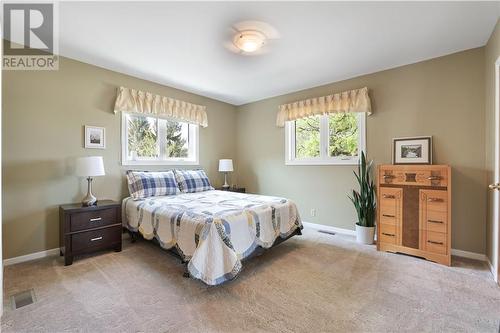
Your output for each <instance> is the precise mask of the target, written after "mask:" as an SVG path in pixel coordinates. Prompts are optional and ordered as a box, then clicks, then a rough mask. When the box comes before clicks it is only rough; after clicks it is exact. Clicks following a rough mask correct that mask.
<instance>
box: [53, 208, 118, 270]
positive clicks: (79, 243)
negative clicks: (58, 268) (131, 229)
mask: <svg viewBox="0 0 500 333" xmlns="http://www.w3.org/2000/svg"><path fill="white" fill-rule="evenodd" d="M59 246H60V254H61V256H64V265H65V266H67V265H71V264H72V263H73V257H74V256H76V255H80V254H85V253H91V252H94V251H99V250H104V249H109V248H112V249H115V251H117V252H119V251H121V250H122V215H121V204H120V203H119V202H116V201H111V200H101V201H98V202H97V205H95V206H90V207H83V206H82V204H81V203H78V204H69V205H61V206H59Z"/></svg>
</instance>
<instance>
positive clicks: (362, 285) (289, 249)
mask: <svg viewBox="0 0 500 333" xmlns="http://www.w3.org/2000/svg"><path fill="white" fill-rule="evenodd" d="M124 244H125V246H124V250H123V252H121V253H114V252H109V253H103V254H101V255H97V256H92V257H86V258H84V259H82V260H76V261H75V263H74V264H73V265H72V266H68V267H64V266H63V265H62V260H61V259H60V258H58V257H57V258H56V257H53V258H47V259H43V260H38V261H34V262H30V263H23V264H18V265H14V266H8V267H6V268H5V295H6V298H5V301H6V302H7V303H5V304H7V306H6V309H5V314H4V316H3V319H2V332H240V331H252V332H353V331H366V332H386V331H393V332H396V331H397V332H400V331H413V332H415V331H419V332H424V331H428V332H443V331H448V332H498V324H499V321H498V320H499V319H500V289H499V288H498V287H497V286H496V285H495V283H494V282H493V281H492V279H491V275H490V274H489V272H488V270H487V267H486V265H485V264H484V263H480V262H474V261H467V260H464V259H457V258H455V260H454V262H453V263H454V265H455V266H454V267H452V268H448V267H445V266H441V265H437V264H433V263H430V262H426V261H424V260H420V259H416V258H412V257H409V256H404V255H395V254H389V253H378V252H376V251H375V249H374V247H371V246H360V245H357V244H356V243H354V242H353V241H352V239H351V238H349V237H345V236H338V235H337V236H330V235H324V234H320V233H318V232H316V231H314V230H305V232H304V235H303V236H302V237H294V238H293V239H291V240H289V241H287V242H285V243H283V244H281V245H279V246H278V247H276V248H274V249H271V250H270V251H268V252H266V253H265V254H264V255H262V256H260V257H257V258H254V259H252V260H251V261H250V262H247V263H246V265H244V269H243V272H242V273H241V275H240V276H239V277H238V278H237V279H236V280H234V281H232V282H229V283H227V284H225V285H223V286H219V287H207V286H205V285H203V284H202V283H200V282H198V281H194V280H192V279H186V278H183V277H182V272H183V266H182V265H181V264H180V263H179V261H178V260H177V259H176V258H174V257H172V256H171V255H170V254H168V253H166V252H165V251H163V250H161V249H160V248H159V247H157V246H153V245H152V244H151V243H149V242H146V241H140V242H138V243H136V244H130V243H129V242H128V241H124ZM29 288H34V289H35V293H36V296H37V299H38V300H37V302H36V303H35V304H31V305H28V306H25V307H23V308H20V309H18V310H11V309H10V308H9V305H8V304H9V303H8V302H9V299H8V298H7V297H8V296H10V295H12V294H14V293H17V292H19V291H22V290H25V289H29Z"/></svg>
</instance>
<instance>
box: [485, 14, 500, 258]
mask: <svg viewBox="0 0 500 333" xmlns="http://www.w3.org/2000/svg"><path fill="white" fill-rule="evenodd" d="M498 57H500V21H498V22H497V25H496V27H495V30H493V33H492V34H491V37H490V39H489V41H488V44H486V47H485V62H484V65H485V82H486V85H485V101H486V117H485V121H486V122H485V127H486V128H485V140H486V172H487V183H488V184H490V183H493V182H494V168H495V161H494V158H495V150H494V149H495V141H494V140H495V62H496V61H497V59H498ZM485 191H487V192H488V210H487V223H486V227H487V228H486V242H487V249H486V255H487V256H488V259H489V260H490V262H491V263H493V264H494V265H496V264H495V262H496V261H497V251H495V250H494V249H495V248H496V247H497V245H496V244H495V235H494V230H493V229H494V221H493V192H491V191H488V190H487V189H485Z"/></svg>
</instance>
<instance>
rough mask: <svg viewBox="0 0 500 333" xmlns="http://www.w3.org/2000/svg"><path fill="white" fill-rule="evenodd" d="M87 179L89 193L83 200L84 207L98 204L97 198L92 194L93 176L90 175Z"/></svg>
mask: <svg viewBox="0 0 500 333" xmlns="http://www.w3.org/2000/svg"><path fill="white" fill-rule="evenodd" d="M87 181H88V187H87V195H86V196H85V198H83V200H82V206H84V207H88V206H94V205H97V198H96V197H95V196H94V195H93V194H92V177H88V178H87Z"/></svg>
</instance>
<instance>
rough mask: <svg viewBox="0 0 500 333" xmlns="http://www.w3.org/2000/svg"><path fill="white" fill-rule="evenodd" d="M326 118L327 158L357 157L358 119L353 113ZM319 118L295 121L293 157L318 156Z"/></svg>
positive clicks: (336, 114)
mask: <svg viewBox="0 0 500 333" xmlns="http://www.w3.org/2000/svg"><path fill="white" fill-rule="evenodd" d="M327 117H328V141H329V142H328V154H329V156H332V157H336V156H357V155H358V119H357V115H356V114H353V113H335V114H331V115H329V116H327ZM320 121H321V117H320V116H315V117H308V118H302V119H298V120H296V121H295V156H296V157H297V158H307V157H319V156H320Z"/></svg>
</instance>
